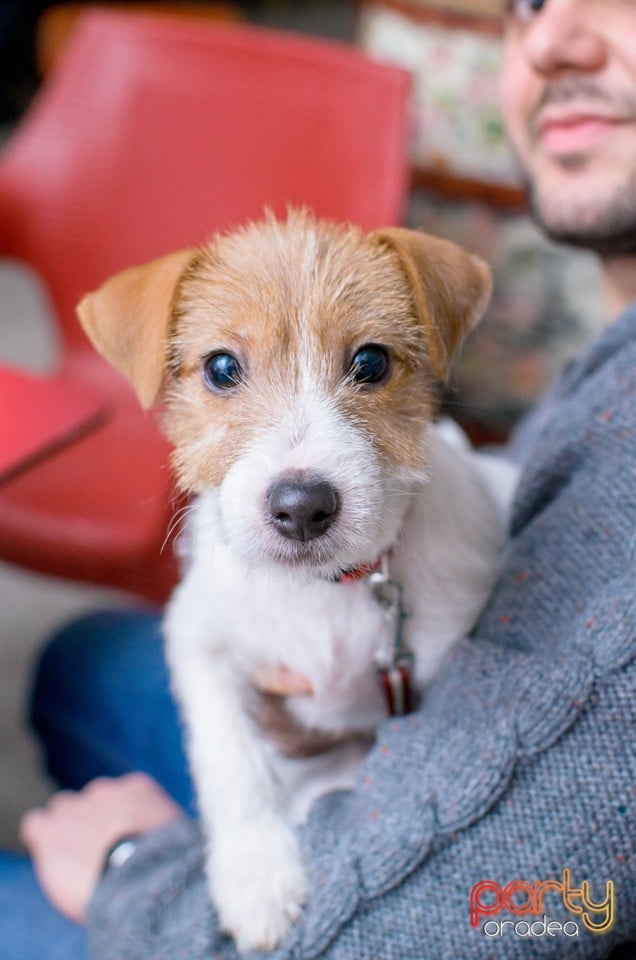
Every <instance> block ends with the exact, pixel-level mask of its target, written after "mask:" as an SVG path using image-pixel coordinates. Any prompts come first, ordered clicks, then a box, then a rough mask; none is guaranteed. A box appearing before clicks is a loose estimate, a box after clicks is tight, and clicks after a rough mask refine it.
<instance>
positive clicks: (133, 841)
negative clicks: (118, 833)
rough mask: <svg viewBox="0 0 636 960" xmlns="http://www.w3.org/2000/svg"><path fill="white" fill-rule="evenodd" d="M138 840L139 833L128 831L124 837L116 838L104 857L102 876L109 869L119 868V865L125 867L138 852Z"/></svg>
mask: <svg viewBox="0 0 636 960" xmlns="http://www.w3.org/2000/svg"><path fill="white" fill-rule="evenodd" d="M138 841H139V834H138V833H128V834H126V835H125V836H123V837H119V839H118V840H115V842H114V843H113V844H112V845H111V846H110V847H109V848H108V850H107V852H106V856H105V857H104V865H103V867H102V876H104V874H105V873H107V871H108V870H111V869H114V870H117V869H118V868H119V867H123V865H124V864H125V863H126V862H127V861H128V860H130V858H131V857H132V856H133V855H134V854H135V853H136V851H137V843H138Z"/></svg>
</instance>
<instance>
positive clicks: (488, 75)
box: [0, 0, 602, 846]
mask: <svg viewBox="0 0 636 960" xmlns="http://www.w3.org/2000/svg"><path fill="white" fill-rule="evenodd" d="M500 7H501V3H500V0H472V2H471V0H447V2H444V0H423V2H417V0H387V2H382V3H375V2H363V0H358V2H345V0H326V2H311V0H269V2H265V0H263V2H259V0H254V2H244V3H238V2H237V3H218V4H215V3H193V2H189V3H177V2H172V3H165V4H162V3H145V4H144V3H134V4H131V3H112V4H109V3H104V4H99V5H95V4H81V3H73V4H49V3H46V2H28V0H3V2H2V3H1V4H0V149H2V153H0V257H1V259H0V844H2V845H5V846H6V845H9V846H15V845H16V843H17V841H16V824H17V820H18V817H19V814H20V813H21V811H23V810H24V809H25V808H27V807H28V806H30V805H32V804H33V803H36V802H39V801H40V800H42V799H43V798H44V797H45V796H46V795H47V793H48V792H49V791H50V789H51V785H50V784H49V783H48V781H47V779H46V777H45V775H44V773H43V772H42V770H41V768H40V765H39V758H38V756H37V752H36V749H35V746H34V744H33V742H32V741H31V738H30V736H29V734H28V732H27V729H26V725H25V722H24V714H25V697H26V695H27V690H28V686H29V682H30V676H31V673H32V669H33V662H34V657H35V655H36V653H37V651H38V650H39V649H40V648H41V645H42V643H43V641H44V639H45V638H46V637H47V636H49V635H50V634H51V633H52V631H53V630H54V628H55V627H56V626H58V625H60V624H61V623H63V622H64V621H66V620H68V619H69V618H71V617H73V616H75V615H76V614H77V613H78V612H80V611H82V610H89V609H95V608H97V607H104V606H112V605H121V604H122V603H126V604H130V603H160V602H162V601H163V600H164V599H165V596H166V595H167V593H168V592H169V589H170V585H171V583H172V582H173V580H174V576H175V562H174V556H173V548H172V540H170V538H169V540H168V544H167V546H164V549H163V552H160V551H161V548H162V544H163V541H164V540H165V538H166V534H167V532H168V527H169V525H170V521H171V518H172V517H173V516H174V515H175V513H176V511H177V510H178V509H179V507H180V505H181V504H180V502H179V501H178V499H176V498H175V496H174V493H173V491H172V488H171V483H170V478H169V472H168V469H167V467H166V463H167V455H166V451H165V447H164V445H163V442H162V441H161V439H160V438H159V436H158V434H157V432H156V428H155V426H154V422H153V420H152V418H151V417H144V416H142V415H141V414H140V413H139V412H138V411H137V410H136V407H135V405H134V401H133V399H132V396H131V394H130V391H129V390H128V388H127V387H125V386H124V385H123V384H122V383H119V382H117V381H116V380H115V378H114V376H113V375H112V374H111V373H110V372H109V373H106V372H105V370H104V369H103V368H102V367H101V366H100V365H99V364H98V363H97V362H96V361H95V359H94V357H93V356H92V354H91V353H90V351H89V349H88V347H87V345H86V343H85V342H84V341H83V338H82V337H81V335H80V333H79V331H78V330H77V328H76V321H75V319H74V314H73V305H74V303H75V302H76V300H77V299H78V298H79V296H80V295H81V294H82V293H83V292H84V291H85V290H88V289H91V288H92V287H93V286H94V285H95V284H96V283H99V282H101V281H102V280H103V279H105V278H106V276H107V275H108V274H109V273H111V272H113V270H114V269H118V268H119V267H120V266H122V267H123V266H125V265H128V264H129V263H131V262H139V260H142V259H147V258H149V257H150V256H151V255H156V254H157V253H160V252H164V251H167V250H169V249H172V248H174V247H175V246H176V245H177V244H180V243H185V242H188V243H197V242H201V241H202V240H203V239H204V238H205V236H207V235H209V234H211V233H212V232H213V231H214V229H217V228H223V227H225V226H227V225H229V224H232V223H236V222H240V220H241V219H243V218H245V216H258V210H259V209H262V205H263V203H265V202H267V203H270V204H271V205H273V206H274V207H275V209H281V208H282V209H284V206H285V203H286V202H287V201H288V200H292V201H293V202H306V203H309V204H310V205H313V206H314V207H315V209H316V210H317V212H318V213H319V214H320V215H325V216H332V217H336V218H338V219H351V220H354V221H356V222H359V223H361V224H362V225H363V226H365V227H366V228H369V229H370V228H371V227H373V226H380V225H382V224H388V223H391V222H393V223H404V224H407V225H410V226H416V227H422V228H423V229H425V230H428V231H431V232H433V233H437V234H439V235H442V236H446V237H448V238H449V239H453V240H456V241H458V242H460V243H463V244H464V245H465V246H467V247H469V248H470V249H472V250H475V251H476V252H478V253H480V254H481V255H482V256H484V257H485V259H487V260H488V262H489V263H490V264H491V265H492V267H493V271H494V276H495V295H494V298H493V301H492V304H491V306H490V308H489V311H488V313H487V316H486V317H485V319H484V321H483V322H482V324H481V325H480V326H479V328H478V330H477V331H475V333H474V334H473V336H472V337H471V339H470V341H469V343H468V344H467V345H466V346H465V348H464V350H463V351H462V354H461V357H460V358H459V361H458V363H457V365H456V369H455V372H454V374H453V379H452V383H451V384H450V385H449V388H448V390H447V392H446V395H445V404H446V409H447V411H448V412H450V413H451V414H452V415H453V416H455V417H456V418H457V419H458V420H459V421H460V422H461V423H462V424H463V425H464V427H465V428H466V429H467V431H468V432H469V434H470V435H471V437H472V438H473V439H474V440H475V442H477V443H484V442H486V443H491V442H501V441H503V440H505V438H506V436H507V435H508V433H509V431H510V430H511V429H512V427H513V426H514V424H515V422H516V421H517V420H518V419H519V417H520V416H522V415H523V413H524V412H525V411H526V410H527V409H528V408H529V407H530V406H531V405H532V403H533V402H534V401H535V399H536V398H537V396H538V395H539V394H540V393H541V391H542V390H543V389H544V387H545V385H546V384H547V383H548V382H549V381H550V380H551V379H552V377H553V376H554V374H555V373H556V372H557V371H558V370H559V369H560V367H561V366H562V365H563V364H564V363H565V362H566V361H567V360H568V359H569V357H570V356H572V355H573V354H574V353H576V352H577V351H578V349H579V346H580V344H581V343H582V342H583V341H584V340H585V339H587V337H588V336H589V335H590V333H591V332H593V330H594V327H595V324H598V323H599V320H600V317H601V313H602V311H601V305H600V303H599V298H598V292H597V291H598V285H597V276H596V269H597V268H596V264H595V262H594V260H593V258H590V257H588V256H587V255H586V254H580V253H574V252H572V251H569V250H566V249H563V248H558V247H555V246H554V245H552V244H549V243H547V242H546V241H545V240H543V239H542V238H541V237H540V236H539V234H538V232H537V231H536V229H535V228H534V226H533V225H532V224H531V222H530V221H529V219H528V217H527V215H526V211H525V205H524V199H523V193H522V191H521V189H520V184H519V182H518V176H517V173H516V170H515V166H514V162H513V160H512V157H511V156H510V154H509V151H508V149H507V146H506V143H505V138H504V135H503V129H502V123H501V119H500V116H499V111H498V107H497V90H496V77H497V70H498V63H499V56H500V23H499V14H500ZM128 18H132V20H131V21H130V23H129V22H128ZM142 21H143V23H142ZM146 21H147V22H148V24H150V26H149V27H146V26H144V23H145V22H146ZM263 28H267V29H266V32H259V31H262V29H263ZM219 31H220V34H219ZM228 31H229V34H228ZM272 31H273V33H272ZM217 34H218V35H219V36H220V40H217V39H216V37H217ZM228 37H229V39H228ZM307 44H309V45H307ZM135 68H136V69H135ZM380 68H382V69H380ZM212 69H214V71H215V72H212ZM213 91H214V94H215V95H214V97H211V94H212V92H213ZM135 111H137V112H135ZM171 111H172V112H171ZM241 121H243V123H241ZM188 123H190V125H188ZM177 128H178V130H179V132H178V134H177V132H176V129H177ZM208 128H209V129H208ZM272 131H276V132H275V133H272ZM208 152H209V156H210V158H212V159H208ZM143 157H145V158H146V159H145V160H144V163H145V164H147V165H146V166H143V165H142V161H141V158H143ZM148 158H151V160H149V159H148ZM215 158H216V159H218V160H219V163H220V164H221V166H220V167H219V171H220V172H219V171H217V172H216V173H215V174H213V173H212V172H211V171H212V170H213V169H215V167H214V162H213V161H214V159H215ZM197 159H198V163H197V162H196V161H197ZM204 161H205V162H204ZM270 169H271V170H272V171H277V180H276V182H274V180H273V179H269V180H268V179H267V177H268V173H267V171H268V170H270ZM272 176H273V174H272ZM206 177H207V180H206ZM347 178H348V179H347ZM175 184H179V186H178V188H177V187H176V186H175ZM215 190H216V192H215ZM202 212H203V217H202ZM199 217H202V223H205V227H201V230H202V231H203V233H198V232H197V231H198V230H199V227H198V226H194V225H195V224H198V219H197V218H199ZM208 221H209V223H208ZM142 227H143V229H142ZM137 461H138V463H139V467H138V469H136V464H137ZM144 464H149V465H151V467H152V469H150V467H148V469H146V467H145V466H143V465H144ZM153 471H154V473H153Z"/></svg>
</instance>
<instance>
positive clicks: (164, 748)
mask: <svg viewBox="0 0 636 960" xmlns="http://www.w3.org/2000/svg"><path fill="white" fill-rule="evenodd" d="M159 623H160V617H159V614H157V613H154V612H150V611H139V610H135V611H130V612H127V611H108V612H102V613H95V614H90V615H88V616H85V617H82V618H81V619H79V620H77V621H75V622H74V623H72V624H70V625H69V626H68V627H66V629H64V630H62V631H61V633H59V634H58V635H57V636H56V637H54V638H53V640H52V641H51V642H50V643H49V644H48V646H47V647H46V649H45V650H44V653H43V654H42V657H41V659H40V662H39V664H38V667H37V671H36V676H35V684H34V689H33V695H32V699H31V723H32V725H33V727H34V728H35V730H36V732H37V734H38V736H39V738H40V740H41V742H42V746H43V748H44V759H45V762H46V766H47V769H48V771H49V773H50V774H51V776H52V777H53V779H54V780H55V781H56V782H57V783H58V784H59V785H60V786H61V787H64V788H67V789H71V790H79V789H80V788H81V787H83V786H84V785H85V784H86V783H88V781H89V780H93V779H94V778H95V777H102V776H107V777H118V776H121V774H124V773H129V772H130V771H132V770H142V771H143V772H145V773H148V774H150V775H151V776H152V777H154V779H155V780H157V781H158V782H159V783H160V784H161V785H162V786H163V787H164V789H165V790H167V792H168V793H169V794H170V795H171V796H172V797H173V798H174V799H175V800H176V801H177V803H179V804H180V805H181V806H182V807H183V808H184V809H185V810H186V811H187V812H188V813H194V812H195V811H194V799H193V790H192V783H191V780H190V775H189V773H188V765H187V760H186V757H185V753H184V748H183V740H182V730H181V724H180V722H179V717H178V714H177V710H176V707H175V703H174V700H173V699H172V696H171V694H170V689H169V679H168V671H167V668H166V664H165V661H164V657H163V646H162V640H161V635H160V632H159Z"/></svg>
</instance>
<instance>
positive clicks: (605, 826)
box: [0, 0, 636, 960]
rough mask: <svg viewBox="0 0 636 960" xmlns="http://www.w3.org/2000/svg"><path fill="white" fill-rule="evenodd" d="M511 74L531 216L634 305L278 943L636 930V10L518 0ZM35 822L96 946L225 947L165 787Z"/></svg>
mask: <svg viewBox="0 0 636 960" xmlns="http://www.w3.org/2000/svg"><path fill="white" fill-rule="evenodd" d="M501 89H502V102H503V109H504V115H505V119H506V123H507V125H508V129H509V132H510V137H511V140H512V143H513V146H514V148H515V150H516V152H517V154H518V156H519V160H520V163H521V165H522V167H523V169H524V171H525V174H526V177H527V181H528V188H529V191H530V195H531V198H532V204H533V209H534V211H535V214H536V216H537V218H538V219H539V220H540V221H541V223H543V225H544V226H545V228H546V230H547V231H548V232H549V233H550V234H551V235H552V236H554V237H555V238H559V239H564V240H567V241H568V242H570V243H576V244H579V245H581V246H585V247H589V248H591V249H593V250H596V251H597V252H598V253H599V254H600V256H601V258H602V264H603V272H604V279H605V284H606V292H607V301H608V308H609V313H610V314H611V315H612V316H616V315H618V314H619V313H622V315H621V316H619V317H618V319H616V320H615V321H614V322H613V323H612V325H611V326H609V327H608V329H607V330H606V331H605V333H604V334H603V335H602V336H601V337H600V339H599V340H598V341H597V342H596V343H594V344H592V345H590V347H589V348H588V349H587V350H586V351H585V352H584V353H583V355H582V356H581V357H580V358H579V359H578V360H577V361H575V362H574V364H572V365H571V366H570V368H569V369H568V370H567V371H566V373H565V375H564V377H563V378H562V380H561V381H560V382H559V384H557V386H556V387H555V388H554V390H553V391H552V393H551V395H550V397H549V398H547V399H546V401H545V402H544V404H543V406H542V408H541V409H540V410H539V411H538V413H537V414H536V415H535V417H534V419H533V420H532V421H531V422H530V423H529V424H528V425H527V426H526V427H525V429H524V430H523V431H522V432H521V438H520V440H519V445H521V446H523V452H524V454H525V458H526V460H525V468H524V474H523V476H522V480H521V485H520V490H519V494H518V497H517V503H516V506H515V510H514V514H513V518H512V524H511V535H510V546H509V551H508V554H507V557H506V560H505V563H504V568H503V571H502V576H501V579H500V581H499V583H498V584H497V586H496V588H495V590H494V592H493V595H492V598H491V600H490V601H489V603H488V605H487V607H486V609H485V611H484V613H483V615H482V617H481V619H480V622H479V623H478V625H477V627H476V628H475V631H474V634H473V636H472V637H471V638H470V640H468V641H466V642H465V643H463V644H460V645H459V647H458V648H457V650H456V651H455V652H454V653H453V655H452V656H451V657H450V658H449V661H448V663H447V664H446V666H445V668H444V670H443V671H442V673H441V675H440V677H439V678H437V679H436V681H435V682H434V683H433V684H432V685H431V689H430V692H429V694H428V695H427V698H426V700H425V702H424V704H423V706H422V708H421V710H420V711H419V712H418V714H416V715H414V716H413V717H412V718H410V719H409V720H407V721H406V722H405V723H400V724H397V725H394V724H389V725H387V728H386V729H384V730H383V731H382V733H381V736H380V745H379V747H377V748H376V749H375V750H374V751H373V752H372V754H371V755H370V757H369V760H368V762H367V765H366V767H365V773H366V775H365V777H364V779H363V781H362V782H361V784H360V787H359V788H358V789H356V791H354V792H353V793H352V794H348V795H334V796H332V797H329V798H325V799H324V800H323V801H321V802H319V804H318V805H317V807H316V808H315V809H314V811H313V813H312V816H311V817H310V820H309V823H308V825H307V827H306V829H305V833H304V840H305V845H306V849H307V857H308V865H309V871H310V884H311V896H310V901H309V903H308V905H307V909H306V911H305V915H304V917H303V918H302V919H301V921H300V922H299V924H298V925H297V927H296V928H295V930H294V931H293V934H292V936H291V938H290V940H289V941H288V942H286V943H285V944H284V945H283V947H282V948H281V951H280V952H279V953H277V954H276V956H277V957H291V956H293V957H297V958H300V957H302V958H305V957H307V958H309V957H317V956H321V957H326V958H332V960H349V958H357V960H360V958H364V960H367V958H369V960H370V958H372V957H377V958H380V957H382V958H383V960H389V958H391V957H395V958H400V960H402V958H406V957H417V958H419V960H421V958H424V957H427V958H428V957H430V958H433V960H446V958H448V960H451V958H452V960H457V958H459V957H461V958H465V957H469V956H470V957H471V958H472V957H475V958H479V957H484V958H485V957H505V958H506V960H514V958H515V957H555V958H557V957H558V958H562V957H564V956H577V957H585V958H588V957H589V958H592V957H607V956H608V955H609V954H610V952H611V951H612V950H613V949H614V948H615V947H616V946H617V945H618V944H621V943H625V941H627V940H629V939H631V938H636V903H635V900H636V898H634V896H633V890H634V888H635V887H636V856H635V852H634V846H633V838H634V836H635V835H636V813H635V806H636V790H635V786H634V785H635V784H636V757H635V751H634V746H633V729H634V727H633V725H634V722H636V706H635V704H636V697H635V696H634V694H635V693H636V676H635V667H636V598H635V596H634V586H633V584H634V572H635V571H634V565H635V561H636V557H635V551H636V547H635V543H636V541H635V540H634V530H636V413H635V408H636V303H635V302H634V301H636V5H634V3H632V2H629V0H546V2H541V0H513V2H512V3H511V4H510V5H509V9H508V12H507V14H506V37H505V59H504V64H503V69H502V83H501ZM630 304H631V306H630ZM96 629H102V630H106V632H108V630H110V634H111V635H112V636H114V635H116V634H117V632H118V631H119V632H120V633H121V632H122V631H124V630H125V624H122V623H119V624H111V625H110V628H109V627H108V624H106V625H104V623H103V622H102V624H101V627H100V626H99V624H98V625H96V624H95V622H94V623H93V630H96ZM133 629H136V630H137V631H138V632H143V631H144V630H145V631H146V632H148V631H149V630H151V629H154V626H152V625H148V624H146V625H145V626H143V625H142V626H141V627H139V626H137V627H134V628H133ZM76 632H77V631H76ZM80 632H81V631H80ZM84 632H86V626H84ZM64 643H66V644H67V646H69V645H70V648H72V649H74V650H78V649H79V643H78V637H77V636H75V637H74V636H73V635H72V633H71V634H69V635H67V636H66V638H65V640H64ZM85 645H90V640H89V638H86V644H85ZM120 646H121V644H120ZM58 659H59V649H58ZM59 662H60V663H63V662H64V660H63V658H62V659H61V660H60V661H59ZM67 662H68V660H67ZM50 676H51V671H50V669H49V679H48V681H47V680H46V679H45V680H44V681H43V680H41V685H42V684H44V688H45V689H44V692H42V690H40V693H39V699H40V703H41V702H42V699H43V698H44V697H45V695H46V684H47V683H48V685H49V687H50V686H51V682H52V681H51V679H50ZM58 676H59V674H58ZM61 682H63V677H62V678H61ZM263 682H264V684H265V685H266V686H270V687H273V688H275V689H277V690H278V691H279V692H282V693H285V692H287V691H288V690H289V689H290V685H291V684H300V685H301V688H302V678H298V677H289V676H287V677H286V676H282V677H271V676H270V677H268V678H264V681H263ZM59 695H60V696H62V694H59ZM36 707H37V699H36ZM40 726H41V728H44V727H45V723H44V722H43V721H42V718H41V717H40ZM134 734H135V731H133V732H132V733H131V734H130V736H131V737H133V736H134ZM52 739H53V737H52ZM49 749H52V748H51V746H50V745H49ZM132 753H134V751H131V755H132ZM155 827H163V829H162V830H159V831H158V832H157V831H154V830H153V828H155ZM149 831H152V832H149ZM22 832H23V837H24V839H25V842H26V844H27V846H28V847H29V849H30V851H31V854H32V856H33V858H34V862H35V867H36V871H37V873H38V876H39V878H40V881H41V883H42V886H43V888H44V890H45V891H46V893H47V894H48V896H49V897H50V899H51V900H52V901H53V903H55V904H56V905H57V906H58V908H59V909H60V910H61V911H63V912H64V913H65V914H66V915H67V916H68V917H71V918H73V919H74V920H76V921H79V922H81V923H83V922H84V921H85V919H86V917H87V915H88V928H89V934H90V937H91V938H92V943H93V951H94V956H95V957H96V958H97V960H114V958H124V957H125V958H129V960H133V958H145V957H170V958H173V957H177V956H184V957H187V958H188V960H199V958H203V957H210V956H219V957H220V956H222V957H236V951H235V948H234V946H233V944H232V943H231V941H229V940H228V938H226V937H223V936H222V935H221V933H220V932H219V931H218V929H217V927H216V921H215V918H214V915H213V913H212V911H211V908H210V907H209V905H208V901H207V893H206V888H205V881H204V879H203V876H202V870H201V863H202V859H201V843H200V838H199V836H198V833H197V830H196V827H195V826H194V825H193V824H192V823H191V822H190V821H187V820H185V819H184V818H182V817H181V815H180V812H179V809H178V808H177V807H175V805H174V803H173V801H172V800H170V799H169V798H168V797H167V795H166V794H164V793H163V791H162V790H161V789H160V788H159V787H158V786H157V785H156V784H155V783H154V781H152V780H149V779H147V778H143V777H141V778H140V777H139V776H132V777H124V778H122V779H118V780H112V781H105V782H99V783H98V784H97V785H92V786H88V787H87V788H86V789H85V790H84V791H82V792H80V793H79V794H76V795H68V794H61V795H58V797H57V798H54V799H53V800H52V801H51V803H50V804H49V805H48V807H47V808H46V809H45V810H41V811H34V812H32V813H30V814H28V815H27V816H26V817H25V819H24V822H23V831H22ZM130 833H132V834H136V835H141V836H138V837H137V839H136V840H135V841H134V843H133V845H132V847H130V848H129V849H126V848H123V852H122V849H121V848H120V850H119V853H120V856H121V857H125V855H126V854H127V853H128V852H130V851H131V850H132V849H134V853H133V855H132V856H130V858H129V859H128V860H127V861H126V862H125V863H124V864H123V865H122V866H119V867H118V866H116V865H111V866H110V867H109V868H108V869H107V871H106V873H105V876H104V877H103V879H102V880H101V881H99V882H98V878H99V873H100V870H101V865H102V863H103V860H104V857H105V854H106V851H107V849H108V848H109V847H110V845H111V844H112V843H113V841H114V840H117V839H118V838H119V837H121V836H122V835H125V834H130ZM583 881H585V883H584V882H583ZM0 903H1V899H0ZM89 903H90V906H89ZM535 914H536V916H535ZM0 917H1V914H0ZM521 921H523V922H521ZM533 921H534V922H533ZM34 923H35V921H34ZM524 924H525V925H524ZM531 924H532V926H531ZM77 929H79V928H77ZM3 936H5V937H6V934H3V932H2V921H1V919H0V942H4V941H3V939H2V938H3ZM528 939H531V940H532V943H531V944H527V943H526V942H525V940H528ZM72 949H74V950H75V951H76V952H75V954H73V953H72V950H71V949H69V950H68V951H67V953H66V954H65V956H68V957H69V958H70V957H71V956H73V957H74V956H77V957H80V956H82V955H83V953H82V951H83V950H84V944H83V943H79V941H78V942H77V945H76V946H74V947H73V948H72ZM634 949H636V948H632V951H633V950H634ZM49 955H50V956H53V955H54V954H53V953H52V952H49ZM633 955H634V952H632V953H626V954H625V956H633ZM14 956H15V958H16V960H25V958H26V957H27V954H22V953H20V954H19V953H15V954H14ZM29 956H30V955H29ZM38 956H39V958H40V960H45V957H46V953H45V952H43V951H42V950H40V953H39V955H38Z"/></svg>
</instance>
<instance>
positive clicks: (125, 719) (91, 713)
mask: <svg viewBox="0 0 636 960" xmlns="http://www.w3.org/2000/svg"><path fill="white" fill-rule="evenodd" d="M31 722H32V724H33V726H34V727H35V729H36V731H37V733H38V735H39V737H40V739H41V741H42V746H43V749H44V758H45V762H46V765H47V768H48V770H49V772H50V773H51V775H52V776H53V778H54V780H56V781H57V783H59V785H60V786H61V787H64V788H70V789H73V790H77V789H80V788H81V787H83V786H84V784H85V783H87V782H88V781H89V780H92V779H93V778H94V777H99V776H119V775H121V774H123V773H128V772H130V771H132V770H143V771H145V772H146V773H149V774H150V775H151V776H153V777H154V778H155V780H158V781H159V783H161V784H162V786H163V787H164V788H165V789H166V790H167V791H168V793H170V794H171V796H172V797H173V798H174V799H175V800H176V801H177V803H179V804H181V806H183V807H184V809H185V810H187V811H188V812H189V813H192V812H193V811H194V801H193V791H192V785H191V782H190V777H189V774H188V771H187V764H186V759H185V755H184V751H183V744H182V739H181V726H180V723H179V719H178V715H177V711H176V708H175V705H174V702H173V700H172V697H171V696H170V692H169V685H168V675H167V670H166V666H165V662H164V659H163V652H162V644H161V637H160V634H159V616H158V615H157V614H154V613H150V612H140V611H134V612H130V613H127V612H105V613H97V614H91V615H90V616H86V617H83V618H82V619H80V620H77V621H75V622H74V623H72V624H71V625H70V626H68V627H67V628H66V629H65V630H63V631H62V632H61V633H60V634H58V635H57V636H56V637H54V638H53V640H52V641H51V643H50V644H49V645H48V646H47V647H46V649H45V650H44V653H43V654H42V657H41V659H40V662H39V664H38V667H37V671H36V677H35V685H34V690H33V695H32V700H31ZM87 955H88V954H87V943H86V932H85V930H84V929H83V928H82V927H79V926H77V925H76V924H74V923H72V922H71V921H69V920H66V919H65V918H64V917H62V916H61V915H60V914H59V913H58V912H57V911H56V910H55V909H54V908H53V907H52V906H50V904H49V903H48V902H47V901H46V899H45V898H44V896H43V894H42V893H41V891H40V888H39V886H38V884H37V881H36V879H35V876H34V874H33V870H32V868H31V865H30V863H29V861H28V859H27V858H26V857H22V856H18V855H15V854H9V853H0V958H1V960H86V958H87Z"/></svg>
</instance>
